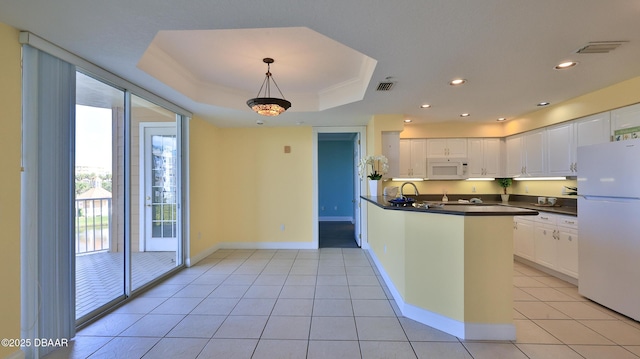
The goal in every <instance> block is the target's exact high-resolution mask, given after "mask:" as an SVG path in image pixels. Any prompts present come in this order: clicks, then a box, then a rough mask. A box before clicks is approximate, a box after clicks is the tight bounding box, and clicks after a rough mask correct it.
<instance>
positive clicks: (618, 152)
mask: <svg viewBox="0 0 640 359" xmlns="http://www.w3.org/2000/svg"><path fill="white" fill-rule="evenodd" d="M578 163H579V168H578V195H579V197H578V218H579V225H578V238H579V244H578V265H579V270H578V274H579V278H578V290H579V292H580V294H582V295H583V296H585V297H587V298H589V299H591V300H593V301H595V302H598V303H600V304H602V305H604V306H605V307H608V308H611V309H613V310H615V311H617V312H619V313H621V314H624V315H626V316H628V317H631V318H633V319H635V320H640V139H635V140H628V141H619V142H609V143H603V144H597V145H591V146H584V147H579V148H578Z"/></svg>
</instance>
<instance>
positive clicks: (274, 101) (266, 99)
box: [247, 57, 291, 116]
mask: <svg viewBox="0 0 640 359" xmlns="http://www.w3.org/2000/svg"><path fill="white" fill-rule="evenodd" d="M262 62H264V63H265V64H267V73H266V76H265V78H264V81H263V82H262V86H260V90H258V96H256V97H255V98H252V99H249V101H247V105H248V106H249V107H251V109H252V110H254V111H255V112H257V113H258V114H259V115H262V116H278V115H279V114H281V113H283V112H285V111H286V110H288V109H289V107H291V102H289V101H287V100H285V99H284V95H283V94H282V91H280V87H278V84H277V83H276V80H274V79H273V76H272V75H271V71H270V70H271V64H272V63H273V62H274V60H273V59H272V58H270V57H265V58H264V59H262ZM271 81H273V84H274V85H276V89H278V92H280V96H281V97H282V98H276V97H271ZM265 85H266V86H265ZM263 89H264V92H263V91H262V90H263ZM260 93H263V94H264V96H263V97H260Z"/></svg>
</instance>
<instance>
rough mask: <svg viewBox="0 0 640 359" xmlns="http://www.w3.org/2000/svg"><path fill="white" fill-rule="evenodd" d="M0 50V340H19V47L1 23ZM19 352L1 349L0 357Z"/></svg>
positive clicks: (15, 35) (15, 34)
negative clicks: (0, 126) (0, 243)
mask: <svg viewBox="0 0 640 359" xmlns="http://www.w3.org/2000/svg"><path fill="white" fill-rule="evenodd" d="M0 48H1V49H2V50H1V51H0V79H2V80H1V82H2V86H0V118H2V131H0V148H1V150H0V153H2V156H0V168H2V176H0V180H1V181H2V182H1V183H0V228H2V250H1V251H0V283H1V285H2V287H1V288H2V295H0V337H1V338H20V152H21V149H20V148H21V136H22V135H21V131H20V128H21V121H22V120H21V110H20V108H21V105H20V104H21V101H22V100H21V81H22V80H21V72H20V44H19V43H18V31H17V30H16V29H14V28H11V27H9V26H6V25H4V24H2V23H0ZM18 350H19V348H18V349H16V348H5V347H3V346H0V357H2V358H4V357H6V356H8V355H10V354H11V353H14V352H16V351H18Z"/></svg>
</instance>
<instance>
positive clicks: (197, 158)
mask: <svg viewBox="0 0 640 359" xmlns="http://www.w3.org/2000/svg"><path fill="white" fill-rule="evenodd" d="M189 126H190V131H189V137H190V138H189V159H190V168H189V171H190V173H189V177H190V183H189V187H190V189H189V190H190V206H189V215H190V217H189V224H190V229H191V233H190V238H189V239H190V256H191V257H194V256H197V255H198V254H199V253H202V252H203V251H205V250H207V249H208V248H210V247H213V246H215V245H217V244H218V243H220V242H221V241H222V238H221V237H220V236H217V235H216V230H219V228H221V227H222V226H223V225H224V222H223V220H222V219H223V218H222V217H223V213H224V207H223V206H222V195H223V192H225V191H226V190H225V189H224V186H223V180H224V178H225V177H226V176H225V175H224V174H225V173H226V171H224V169H223V167H222V157H223V155H224V154H225V152H224V151H223V149H224V147H223V144H222V137H223V136H222V133H221V132H222V131H221V130H220V129H218V128H217V127H215V126H213V125H211V124H210V123H208V122H206V121H204V120H202V119H200V118H199V117H198V116H194V117H193V118H192V119H191V121H190V124H189ZM227 153H228V155H230V153H229V151H228V152H227Z"/></svg>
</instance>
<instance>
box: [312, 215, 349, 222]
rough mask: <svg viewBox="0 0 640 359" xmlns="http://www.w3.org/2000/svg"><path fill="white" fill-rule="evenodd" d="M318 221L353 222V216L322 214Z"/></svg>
mask: <svg viewBox="0 0 640 359" xmlns="http://www.w3.org/2000/svg"><path fill="white" fill-rule="evenodd" d="M318 221H320V222H351V223H354V219H353V217H350V216H343V217H340V216H324V217H318Z"/></svg>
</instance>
